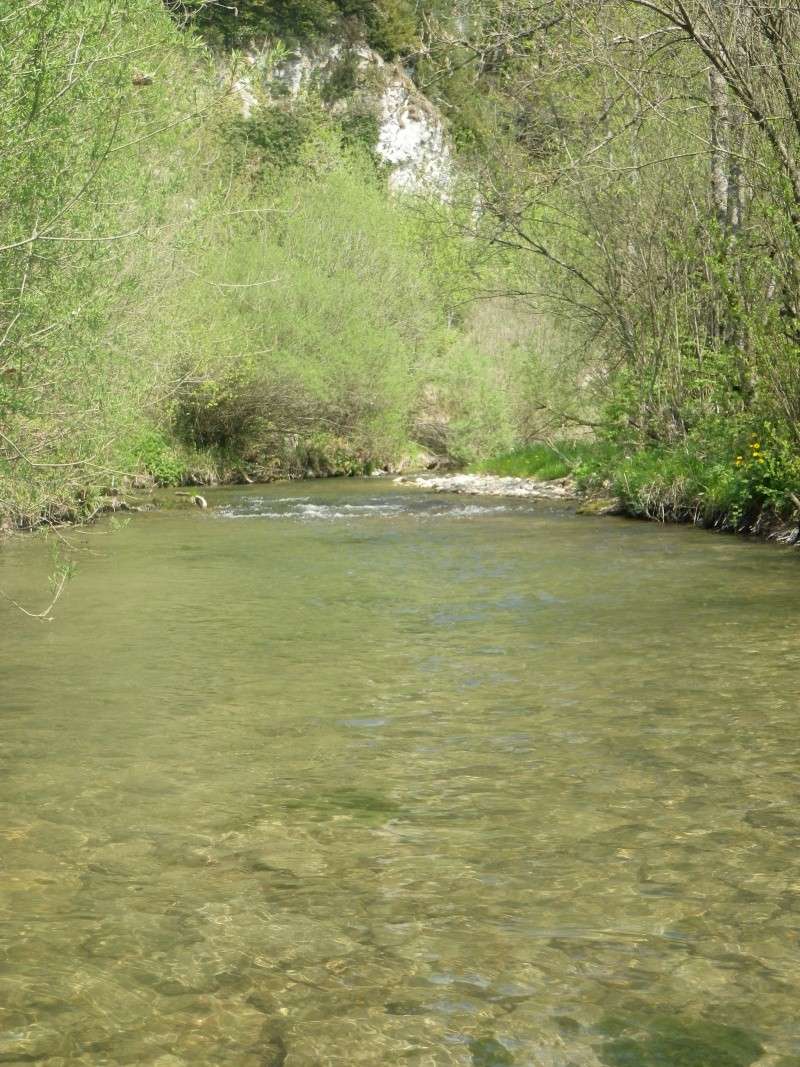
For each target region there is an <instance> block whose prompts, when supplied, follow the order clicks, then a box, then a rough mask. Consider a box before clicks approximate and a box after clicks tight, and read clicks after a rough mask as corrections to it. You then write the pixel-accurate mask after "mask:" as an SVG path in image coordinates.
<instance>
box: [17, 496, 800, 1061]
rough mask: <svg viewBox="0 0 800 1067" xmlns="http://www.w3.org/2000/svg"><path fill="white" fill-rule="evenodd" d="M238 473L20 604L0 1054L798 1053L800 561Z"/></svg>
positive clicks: (676, 537) (533, 507)
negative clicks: (232, 483) (35, 612)
mask: <svg viewBox="0 0 800 1067" xmlns="http://www.w3.org/2000/svg"><path fill="white" fill-rule="evenodd" d="M212 497H213V499H212V500H211V503H212V509H211V510H209V511H208V512H199V511H195V510H190V509H186V510H184V511H162V512H158V513H153V514H146V515H141V516H136V517H135V518H133V520H132V521H131V522H130V523H129V524H128V525H126V526H125V527H124V528H122V529H120V530H117V531H115V532H111V531H110V530H109V528H108V526H107V525H106V526H100V527H97V528H95V529H93V530H90V531H84V532H77V533H76V532H72V533H70V534H69V535H68V536H69V538H70V540H72V541H75V542H77V543H78V544H79V545H81V546H85V547H86V549H87V551H85V552H84V551H81V552H80V553H79V556H78V562H79V568H78V572H77V575H76V577H75V578H74V580H73V581H72V582H71V583H70V584H69V586H68V588H67V591H66V593H65V595H64V597H63V598H62V600H61V601H60V602H59V604H58V605H57V607H56V609H55V615H56V618H55V621H53V622H51V623H45V622H37V621H34V620H29V619H25V618H24V617H22V616H21V615H19V614H18V613H17V612H16V611H15V610H14V609H13V608H12V607H11V606H10V605H8V604H6V603H4V602H0V627H1V628H2V643H1V644H0V731H1V732H0V771H1V772H2V777H1V778H0V858H1V859H2V879H1V880H0V941H1V942H2V955H0V1063H2V1064H9V1063H10V1064H28V1063H42V1064H47V1065H49V1067H62V1065H64V1067H66V1065H73V1064H75V1065H79V1064H80V1065H83V1064H87V1065H89V1064H91V1065H104V1064H109V1065H113V1064H153V1065H157V1067H180V1065H183V1064H187V1065H192V1067H218V1065H232V1067H234V1065H235V1067H317V1065H332V1067H349V1065H355V1064H363V1065H374V1067H378V1065H384V1064H386V1065H395V1064H397V1065H410V1067H445V1065H459V1067H495V1065H508V1064H517V1065H526V1067H528V1065H530V1067H597V1065H605V1067H746V1065H748V1064H756V1063H757V1064H758V1065H759V1067H798V1065H800V714H799V710H800V709H798V703H800V697H799V696H798V680H800V672H799V670H798V668H800V613H798V607H799V606H800V600H799V599H798V591H799V590H800V558H798V557H797V555H796V554H793V553H792V552H791V551H788V550H780V549H776V548H773V547H768V546H765V545H759V544H752V543H747V542H744V541H741V540H736V539H734V538H725V537H717V536H712V535H710V534H707V533H702V532H699V531H693V530H690V529H681V528H666V529H665V528H659V527H657V526H655V525H646V524H638V523H631V522H625V521H623V520H615V519H594V518H580V517H575V516H574V515H571V514H569V513H568V512H567V511H564V510H559V509H558V508H556V507H554V506H553V505H549V504H542V503H538V502H530V501H525V500H522V501H508V502H507V501H503V500H498V499H496V498H464V497H448V496H442V495H427V494H425V493H424V492H420V491H418V490H414V489H408V488H401V487H398V486H396V485H394V484H392V483H391V482H388V483H387V482H383V481H380V480H375V479H373V480H371V481H360V482H359V481H331V482H318V483H304V484H302V485H291V486H288V487H287V486H285V485H284V486H275V487H271V488H263V487H262V488H253V489H244V490H242V489H233V490H226V491H220V492H218V493H216V494H212ZM48 553H49V548H48V547H47V546H45V545H44V544H42V543H41V540H40V539H38V538H34V539H27V540H26V539H18V540H17V541H15V542H13V543H12V544H10V545H7V546H5V547H4V548H3V549H2V552H0V588H3V589H4V590H5V591H6V592H7V593H9V594H11V595H13V596H15V597H16V598H17V599H18V600H22V601H24V602H25V604H26V605H28V606H33V605H35V604H38V602H39V601H42V600H46V594H47V584H46V581H47V573H48V568H49V567H50V560H49V555H48Z"/></svg>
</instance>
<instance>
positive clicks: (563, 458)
mask: <svg viewBox="0 0 800 1067" xmlns="http://www.w3.org/2000/svg"><path fill="white" fill-rule="evenodd" d="M604 451H607V449H606V448H605V447H604V446H602V445H600V444H599V443H598V442H596V441H558V442H556V443H555V444H552V445H549V444H544V443H538V444H532V445H528V446H527V447H526V448H521V449H517V450H515V451H513V452H505V453H502V454H501V455H498V456H492V457H490V458H489V459H486V460H482V461H481V462H480V463H477V464H475V466H474V467H473V470H474V472H475V473H477V474H497V475H500V476H502V477H505V478H509V477H511V478H538V479H540V480H541V481H550V480H551V479H554V478H566V477H567V476H568V475H570V474H575V473H578V472H580V471H581V470H582V469H583V467H585V466H586V465H587V464H588V463H591V464H592V465H593V466H594V465H596V464H597V463H598V462H599V460H600V458H601V456H602V454H603V452H604Z"/></svg>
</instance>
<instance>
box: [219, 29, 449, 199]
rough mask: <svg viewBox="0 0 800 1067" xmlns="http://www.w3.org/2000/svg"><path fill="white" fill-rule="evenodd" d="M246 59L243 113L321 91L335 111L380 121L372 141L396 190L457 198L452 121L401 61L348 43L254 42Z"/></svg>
mask: <svg viewBox="0 0 800 1067" xmlns="http://www.w3.org/2000/svg"><path fill="white" fill-rule="evenodd" d="M265 57H266V58H265ZM244 62H245V64H246V67H247V69H246V71H245V73H243V74H240V75H239V76H238V77H237V78H236V79H235V81H234V82H233V85H232V91H233V92H234V94H235V95H236V96H237V97H238V98H239V100H240V102H241V114H242V117H243V118H246V119H249V118H251V117H252V116H253V115H254V113H255V111H256V109H257V108H258V107H260V106H264V107H270V106H275V105H276V104H278V103H279V102H280V101H284V102H285V101H286V100H287V98H288V99H289V100H297V99H299V98H300V97H302V94H303V93H304V92H308V91H309V90H313V89H316V90H318V91H319V92H320V94H321V95H322V97H323V99H325V100H327V106H328V108H329V110H330V111H331V112H332V113H333V114H335V115H339V116H342V117H345V116H347V115H348V114H356V115H361V116H364V115H368V116H371V117H372V118H373V119H374V120H375V127H376V130H377V139H376V141H375V143H374V145H373V146H372V147H373V150H374V152H375V154H376V155H377V156H378V158H379V159H381V160H382V161H383V162H385V163H386V164H387V166H388V168H389V187H390V189H392V191H393V192H397V193H412V194H413V193H426V194H432V195H435V196H437V197H439V198H440V199H442V200H447V199H448V198H449V195H450V190H451V189H452V186H453V182H454V180H455V166H454V159H453V151H452V148H451V145H450V141H449V139H448V136H447V130H446V127H445V122H444V119H443V118H442V116H441V114H440V113H439V112H438V111H437V109H436V108H435V107H434V105H433V104H432V103H431V102H430V101H429V100H428V99H427V98H426V97H425V96H423V95H422V93H420V92H419V90H418V89H417V88H416V86H415V85H414V83H413V81H412V80H411V78H410V77H409V76H408V74H407V73H406V72H405V71H404V70H403V68H402V67H401V66H400V65H399V64H397V63H387V62H386V61H385V60H384V59H383V58H382V57H381V56H380V55H379V54H378V53H377V52H375V51H374V50H373V49H372V48H369V47H368V46H367V45H365V44H351V45H344V44H341V43H331V44H327V45H324V46H317V47H314V48H312V47H308V48H303V49H296V50H293V51H291V52H286V53H281V54H276V55H273V56H270V55H269V52H268V49H267V48H266V47H264V48H261V49H257V48H255V47H254V48H253V49H251V50H250V51H249V52H246V53H245V55H244Z"/></svg>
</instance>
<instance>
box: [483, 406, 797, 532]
mask: <svg viewBox="0 0 800 1067" xmlns="http://www.w3.org/2000/svg"><path fill="white" fill-rule="evenodd" d="M476 469H477V470H479V471H480V472H482V473H488V474H499V475H513V476H516V477H531V478H540V479H550V478H561V477H566V476H571V477H574V478H575V479H576V481H577V483H578V485H579V487H580V488H581V489H582V490H583V491H584V492H586V493H587V494H589V495H590V496H591V495H596V496H604V497H615V498H617V499H618V500H619V502H620V504H621V506H622V508H623V509H624V511H625V512H626V513H627V514H629V515H631V516H637V517H640V518H647V519H656V520H658V521H661V522H691V523H696V524H698V525H703V526H708V527H713V528H716V529H722V530H732V531H737V532H742V533H760V532H770V531H771V530H772V529H774V528H775V527H776V526H779V525H781V524H783V523H786V522H789V521H790V520H792V519H794V518H796V517H797V515H798V512H800V460H799V459H798V457H797V456H796V455H795V453H794V451H793V449H792V447H791V445H790V444H789V443H787V442H785V441H782V440H781V439H780V438H779V437H777V436H776V435H775V434H774V433H773V432H771V431H770V428H769V427H762V428H761V432H757V431H751V432H749V433H743V434H742V435H741V436H740V437H739V438H738V439H737V440H734V441H725V440H718V441H716V442H714V443H713V445H712V444H709V443H708V442H707V443H705V445H703V444H702V443H698V442H687V443H683V444H681V445H680V446H676V447H673V448H666V447H663V446H662V447H650V448H635V447H632V446H628V447H626V446H625V445H624V444H620V443H610V442H603V441H591V442H587V441H581V442H578V443H576V442H570V441H561V442H556V443H554V444H536V445H532V446H529V447H528V448H526V449H522V450H517V451H513V452H510V453H507V454H502V455H498V456H496V457H494V458H492V459H489V460H486V461H483V462H482V463H480V464H478V465H476Z"/></svg>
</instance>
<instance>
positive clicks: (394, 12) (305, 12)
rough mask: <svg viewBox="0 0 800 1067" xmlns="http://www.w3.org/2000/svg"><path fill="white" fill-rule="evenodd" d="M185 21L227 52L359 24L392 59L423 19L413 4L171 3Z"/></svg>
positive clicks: (409, 46) (329, 0) (341, 0)
mask: <svg viewBox="0 0 800 1067" xmlns="http://www.w3.org/2000/svg"><path fill="white" fill-rule="evenodd" d="M168 6H169V7H170V8H171V10H172V11H173V13H174V14H175V15H176V16H177V17H178V18H179V19H180V20H181V21H186V20H188V21H190V22H191V23H192V24H193V25H195V26H196V27H198V28H199V29H201V30H203V31H204V32H205V33H206V34H209V35H210V37H211V39H212V40H213V41H216V42H218V43H221V44H224V45H225V46H227V47H235V46H237V45H241V44H243V43H246V42H247V41H248V40H249V39H250V38H251V37H252V36H254V35H255V36H258V35H266V36H278V37H281V38H283V39H285V40H288V41H292V42H297V41H301V42H307V41H309V40H313V39H314V38H315V37H318V36H322V35H331V34H334V33H339V34H341V33H342V32H344V30H345V27H346V25H347V24H348V23H349V24H351V25H355V26H356V27H357V28H358V29H359V30H360V32H361V33H363V35H364V36H365V38H366V40H367V41H368V43H369V44H371V45H372V46H373V47H374V48H376V49H377V50H378V51H379V52H381V53H382V54H383V55H385V56H387V57H389V58H391V57H393V56H396V55H401V54H404V53H408V52H410V51H412V50H413V48H414V47H415V45H416V43H417V31H418V27H417V19H416V13H415V8H414V6H413V5H412V4H411V3H410V2H409V0H242V2H240V3H237V4H236V5H234V4H232V3H228V2H227V0H224V2H223V0H211V2H209V0H169V2H168Z"/></svg>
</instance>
